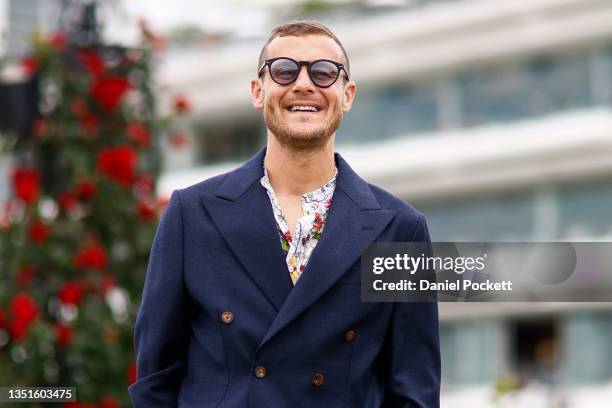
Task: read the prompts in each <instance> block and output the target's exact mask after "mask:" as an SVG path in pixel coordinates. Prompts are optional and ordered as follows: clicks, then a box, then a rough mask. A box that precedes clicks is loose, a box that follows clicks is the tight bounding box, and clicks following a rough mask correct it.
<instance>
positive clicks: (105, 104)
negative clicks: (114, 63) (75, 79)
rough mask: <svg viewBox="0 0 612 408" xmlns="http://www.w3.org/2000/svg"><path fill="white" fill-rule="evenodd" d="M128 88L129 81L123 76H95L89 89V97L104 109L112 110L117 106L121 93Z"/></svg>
mask: <svg viewBox="0 0 612 408" xmlns="http://www.w3.org/2000/svg"><path fill="white" fill-rule="evenodd" d="M128 89H130V83H129V82H128V79H127V78H125V77H119V76H107V77H101V78H97V79H96V80H95V81H94V82H93V84H92V86H91V89H90V94H91V97H92V98H93V100H94V101H96V102H97V103H98V104H99V105H100V106H102V108H103V109H104V110H106V111H107V112H112V111H114V110H115V109H116V108H117V105H118V104H119V102H121V98H122V97H123V94H125V92H126V91H127V90H128Z"/></svg>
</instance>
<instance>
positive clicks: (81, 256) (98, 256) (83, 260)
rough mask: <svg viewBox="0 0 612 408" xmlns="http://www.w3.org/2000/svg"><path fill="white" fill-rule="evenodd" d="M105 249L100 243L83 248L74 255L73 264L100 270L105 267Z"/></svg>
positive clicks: (80, 267)
mask: <svg viewBox="0 0 612 408" xmlns="http://www.w3.org/2000/svg"><path fill="white" fill-rule="evenodd" d="M106 258H107V257H106V250H105V249H104V247H102V246H100V245H93V246H89V247H87V248H83V249H81V250H80V251H78V252H77V253H76V254H75V255H74V259H73V261H74V266H75V267H77V268H79V269H85V268H92V269H98V270H102V269H104V268H105V267H106V261H107V259H106Z"/></svg>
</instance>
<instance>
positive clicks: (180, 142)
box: [170, 132, 189, 149]
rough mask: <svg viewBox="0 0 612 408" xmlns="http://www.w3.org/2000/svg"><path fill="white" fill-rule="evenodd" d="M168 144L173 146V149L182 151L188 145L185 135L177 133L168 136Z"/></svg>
mask: <svg viewBox="0 0 612 408" xmlns="http://www.w3.org/2000/svg"><path fill="white" fill-rule="evenodd" d="M170 144H171V145H172V146H174V148H175V149H183V148H185V147H186V146H187V145H188V144H189V138H188V137H187V135H185V133H183V132H178V133H175V134H173V135H172V136H170Z"/></svg>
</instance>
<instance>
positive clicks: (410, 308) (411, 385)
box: [383, 216, 441, 408]
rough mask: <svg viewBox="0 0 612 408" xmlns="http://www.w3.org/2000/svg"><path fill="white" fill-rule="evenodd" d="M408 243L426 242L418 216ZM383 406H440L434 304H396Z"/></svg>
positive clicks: (424, 227)
mask: <svg viewBox="0 0 612 408" xmlns="http://www.w3.org/2000/svg"><path fill="white" fill-rule="evenodd" d="M410 241H411V242H426V243H429V245H428V247H429V253H430V254H431V253H432V251H431V239H430V237H429V232H428V229H427V223H426V221H425V217H423V216H421V217H420V219H419V221H418V223H417V226H416V228H415V231H414V234H413V236H412V239H410ZM385 347H386V350H384V353H385V355H386V359H385V361H386V363H385V369H386V375H385V399H384V402H383V406H384V407H393V408H398V407H415V408H416V407H418V408H438V407H439V406H440V375H441V358H440V340H439V322H438V304H437V302H436V301H429V302H396V303H394V305H393V312H392V315H391V322H390V325H389V329H388V332H387V339H386V345H385Z"/></svg>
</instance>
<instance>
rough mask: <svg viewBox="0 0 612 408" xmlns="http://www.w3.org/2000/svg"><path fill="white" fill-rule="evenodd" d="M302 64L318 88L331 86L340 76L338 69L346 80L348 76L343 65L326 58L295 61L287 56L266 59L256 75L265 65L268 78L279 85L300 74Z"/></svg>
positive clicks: (259, 75) (288, 82) (260, 72)
mask: <svg viewBox="0 0 612 408" xmlns="http://www.w3.org/2000/svg"><path fill="white" fill-rule="evenodd" d="M302 65H305V66H306V70H307V71H308V76H309V77H310V80H311V81H312V83H313V84H315V85H316V86H318V87H319V88H328V87H330V86H332V85H333V84H334V83H335V82H336V81H337V80H338V77H339V76H340V71H344V73H345V74H346V79H347V81H348V79H349V76H348V72H347V71H346V68H344V65H342V64H340V63H338V62H335V61H331V60H327V59H319V60H316V61H312V62H310V61H296V60H293V59H291V58H287V57H278V58H272V59H269V60H266V61H265V62H264V64H263V65H262V66H261V68H259V74H258V77H261V75H262V74H263V70H264V68H265V67H268V71H269V72H270V78H272V80H273V81H274V82H276V83H277V84H279V85H289V84H290V83H292V82H294V81H295V80H296V79H297V78H298V76H299V75H300V71H301V70H302Z"/></svg>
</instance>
